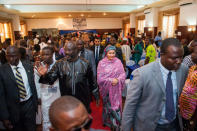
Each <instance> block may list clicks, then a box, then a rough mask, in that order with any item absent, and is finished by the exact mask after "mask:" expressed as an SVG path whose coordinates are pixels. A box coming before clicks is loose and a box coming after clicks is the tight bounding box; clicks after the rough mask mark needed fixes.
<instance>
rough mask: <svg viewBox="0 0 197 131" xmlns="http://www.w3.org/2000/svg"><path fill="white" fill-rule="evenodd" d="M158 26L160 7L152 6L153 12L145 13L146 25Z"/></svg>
mask: <svg viewBox="0 0 197 131" xmlns="http://www.w3.org/2000/svg"><path fill="white" fill-rule="evenodd" d="M157 26H158V8H151V12H150V13H148V14H145V27H157Z"/></svg>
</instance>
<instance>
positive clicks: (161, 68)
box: [158, 61, 178, 124]
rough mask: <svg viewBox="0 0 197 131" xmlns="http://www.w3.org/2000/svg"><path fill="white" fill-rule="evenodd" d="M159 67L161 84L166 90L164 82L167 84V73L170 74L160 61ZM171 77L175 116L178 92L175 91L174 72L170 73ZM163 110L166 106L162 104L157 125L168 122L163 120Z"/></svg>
mask: <svg viewBox="0 0 197 131" xmlns="http://www.w3.org/2000/svg"><path fill="white" fill-rule="evenodd" d="M159 65H160V70H161V74H162V78H163V82H164V86H165V88H166V82H167V78H168V73H169V72H170V71H169V70H168V69H166V68H165V67H164V66H163V65H162V64H161V61H159ZM171 72H172V75H171V79H172V85H173V99H174V109H175V114H176V112H177V111H176V105H177V104H176V103H177V99H178V97H177V96H178V90H177V81H176V72H175V71H171ZM165 108H166V104H164V106H163V107H162V111H161V116H160V119H159V121H158V123H159V124H167V123H169V121H168V120H167V119H166V118H165ZM175 118H176V115H175V116H174V119H175Z"/></svg>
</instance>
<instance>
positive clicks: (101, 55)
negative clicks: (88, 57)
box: [91, 45, 105, 67]
mask: <svg viewBox="0 0 197 131" xmlns="http://www.w3.org/2000/svg"><path fill="white" fill-rule="evenodd" d="M104 49H105V47H104V46H102V45H100V50H99V59H98V61H96V67H97V66H98V62H99V61H100V60H102V59H103V52H104ZM91 50H92V51H93V52H94V58H95V45H94V46H92V48H91Z"/></svg>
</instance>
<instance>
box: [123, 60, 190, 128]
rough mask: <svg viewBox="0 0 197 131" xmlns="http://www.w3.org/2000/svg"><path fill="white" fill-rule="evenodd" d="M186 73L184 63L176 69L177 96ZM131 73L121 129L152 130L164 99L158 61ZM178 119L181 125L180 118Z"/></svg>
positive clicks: (186, 69)
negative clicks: (132, 76)
mask: <svg viewBox="0 0 197 131" xmlns="http://www.w3.org/2000/svg"><path fill="white" fill-rule="evenodd" d="M187 74H188V68H187V67H185V66H184V65H181V66H180V68H179V69H178V70H177V71H176V79H177V88H178V97H179V95H180V93H181V91H182V88H183V86H184V83H185V80H186V77H187ZM133 75H134V79H133V80H132V81H131V82H130V83H129V86H130V88H129V89H128V95H127V98H126V103H125V107H124V111H123V119H122V128H123V131H131V128H133V129H134V131H154V130H155V128H156V126H157V122H158V120H159V119H160V115H161V111H162V107H163V106H164V104H165V101H166V94H165V87H164V82H163V78H162V73H161V71H160V65H159V61H156V62H152V63H150V64H148V65H146V66H144V67H142V68H139V69H137V70H135V71H134V72H133ZM177 112H178V111H177ZM179 118H180V117H179ZM179 120H180V121H179V123H180V125H182V124H181V123H182V121H181V119H179Z"/></svg>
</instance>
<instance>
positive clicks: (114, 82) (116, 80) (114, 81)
mask: <svg viewBox="0 0 197 131" xmlns="http://www.w3.org/2000/svg"><path fill="white" fill-rule="evenodd" d="M117 84H118V79H116V78H114V79H113V80H112V85H113V86H115V85H117Z"/></svg>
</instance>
